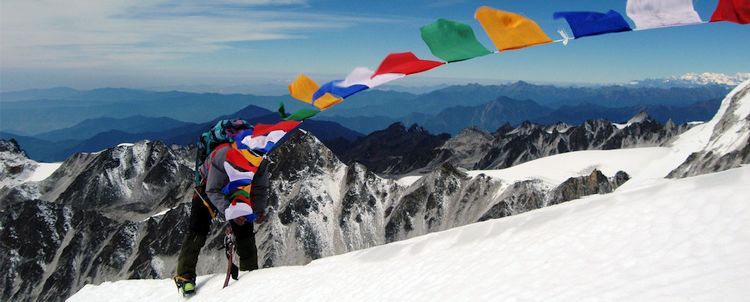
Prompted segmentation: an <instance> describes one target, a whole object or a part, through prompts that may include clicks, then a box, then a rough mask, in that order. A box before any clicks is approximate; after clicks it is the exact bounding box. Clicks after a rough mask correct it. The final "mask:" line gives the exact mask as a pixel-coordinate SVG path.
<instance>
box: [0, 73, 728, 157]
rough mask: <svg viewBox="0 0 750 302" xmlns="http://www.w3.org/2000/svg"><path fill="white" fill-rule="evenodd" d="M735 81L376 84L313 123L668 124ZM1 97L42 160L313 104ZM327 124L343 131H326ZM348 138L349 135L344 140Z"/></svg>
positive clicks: (698, 116) (360, 126)
mask: <svg viewBox="0 0 750 302" xmlns="http://www.w3.org/2000/svg"><path fill="white" fill-rule="evenodd" d="M726 89H727V88H726V86H718V85H708V86H698V87H682V88H655V87H626V86H604V87H558V86H552V85H535V84H530V83H526V82H516V83H509V84H503V85H477V84H472V85H459V86H449V87H445V88H441V89H437V90H434V91H430V92H427V93H423V94H412V93H406V92H398V91H383V90H373V91H365V92H363V93H360V94H357V95H355V96H353V97H351V98H349V99H347V101H346V102H343V103H341V104H339V105H337V107H336V110H335V111H330V112H329V111H324V112H322V113H321V114H320V115H319V116H318V117H316V118H315V120H314V121H312V122H311V123H309V124H311V125H307V124H306V125H305V126H304V127H313V128H315V124H316V123H321V122H324V121H325V122H326V123H330V122H333V123H338V124H340V125H341V126H343V127H345V128H348V129H350V130H344V129H343V127H340V126H336V127H333V128H326V127H317V129H316V130H315V131H317V132H318V133H316V135H318V137H319V138H320V139H321V140H323V141H324V142H325V143H326V144H327V145H328V146H329V147H331V148H332V149H334V150H336V149H339V148H340V147H341V146H344V145H346V144H347V143H349V142H351V141H352V140H354V139H356V138H357V137H359V136H361V134H367V133H371V132H373V131H378V130H382V129H385V128H387V127H388V126H389V125H391V124H393V123H395V122H401V123H403V124H405V125H411V124H418V125H419V126H420V127H422V128H424V129H425V130H427V131H430V132H432V133H448V134H450V135H456V134H458V133H459V132H460V131H462V130H463V129H465V128H467V127H478V128H479V129H480V130H482V131H494V130H496V129H497V128H498V127H500V126H501V125H502V124H504V123H506V122H508V123H511V125H514V126H515V125H519V124H520V123H522V122H524V121H531V122H535V123H539V124H554V123H557V122H564V123H568V124H580V123H582V122H584V121H586V120H589V119H597V118H604V119H607V120H610V121H615V122H625V121H626V120H627V119H628V118H629V117H631V116H633V115H635V114H637V113H639V112H647V113H649V115H651V116H652V117H654V118H655V119H656V120H657V121H659V122H661V123H666V122H667V120H669V119H671V120H672V121H673V122H675V123H678V124H681V123H685V122H690V121H704V120H707V119H709V118H710V115H711V112H714V111H715V110H716V108H717V107H718V104H719V102H720V101H719V100H720V96H721V95H723V94H725V92H726ZM0 96H1V97H2V103H0V104H1V105H0V106H2V108H3V110H2V112H0V115H2V119H0V123H1V125H0V126H1V127H0V137H2V138H6V139H9V138H14V139H16V140H17V141H19V142H20V143H21V145H22V146H24V148H25V149H26V151H27V153H28V154H29V156H31V157H32V158H34V159H36V160H40V161H60V160H63V159H65V158H66V157H67V156H69V155H71V154H73V153H75V152H94V151H99V150H102V149H105V148H107V147H111V146H115V145H117V144H119V143H123V142H135V141H138V140H141V139H150V140H162V141H164V142H167V143H177V144H189V143H192V142H194V141H195V137H196V136H195V135H196V134H197V133H200V132H202V131H205V129H207V128H208V127H207V126H209V124H211V123H212V122H214V121H215V120H216V117H218V116H235V117H237V116H243V117H245V118H258V121H261V122H263V121H265V122H270V121H274V120H276V119H275V116H274V114H273V113H272V111H275V110H276V108H277V106H278V105H279V102H280V101H283V102H284V103H285V104H286V106H287V107H288V108H287V109H288V111H293V110H295V109H297V108H302V107H303V106H305V105H304V104H302V103H301V102H298V101H294V100H291V98H290V97H289V96H282V97H266V96H254V95H241V94H231V95H223V94H216V93H187V92H178V91H168V92H157V91H145V90H133V89H118V88H105V89H95V90H88V91H80V90H74V89H70V88H54V89H47V90H28V91H20V92H5V93H2V95H0ZM248 103H250V104H253V105H249V106H254V107H252V108H254V109H252V110H261V109H262V110H265V111H263V112H262V113H260V111H259V112H258V113H257V114H256V113H250V112H245V113H240V112H239V111H242V110H245V109H246V108H251V107H249V106H248V105H247V104H248ZM248 110H249V109H248ZM245 111H247V110H245ZM232 112H236V113H232ZM123 113H126V114H123ZM261 117H262V118H261ZM327 129H339V130H336V131H333V132H335V133H327V134H326V133H323V131H328V130H327ZM344 133H347V134H344ZM341 137H346V139H344V140H339V138H341Z"/></svg>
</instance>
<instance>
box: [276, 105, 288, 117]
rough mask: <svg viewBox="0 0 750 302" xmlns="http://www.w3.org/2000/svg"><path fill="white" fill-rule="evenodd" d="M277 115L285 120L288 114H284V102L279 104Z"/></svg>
mask: <svg viewBox="0 0 750 302" xmlns="http://www.w3.org/2000/svg"><path fill="white" fill-rule="evenodd" d="M278 111H279V115H281V118H282V119H285V118H286V117H287V116H289V113H286V109H285V108H284V102H279V110H278Z"/></svg>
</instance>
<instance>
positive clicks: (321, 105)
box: [313, 92, 344, 110]
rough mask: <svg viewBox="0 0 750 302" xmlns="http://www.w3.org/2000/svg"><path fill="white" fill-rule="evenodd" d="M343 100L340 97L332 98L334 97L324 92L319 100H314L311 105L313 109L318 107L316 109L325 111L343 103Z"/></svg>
mask: <svg viewBox="0 0 750 302" xmlns="http://www.w3.org/2000/svg"><path fill="white" fill-rule="evenodd" d="M343 100H344V99H342V98H340V97H337V96H334V95H332V94H330V93H328V92H326V93H325V94H324V95H323V96H321V97H320V98H317V99H315V101H314V102H313V105H315V107H318V109H320V110H326V109H328V108H330V107H331V106H333V105H336V104H338V103H341V101H343Z"/></svg>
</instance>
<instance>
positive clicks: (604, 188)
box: [546, 170, 630, 205]
mask: <svg viewBox="0 0 750 302" xmlns="http://www.w3.org/2000/svg"><path fill="white" fill-rule="evenodd" d="M628 180H630V175H628V174H627V173H625V172H623V171H619V172H617V173H616V174H615V175H614V176H613V177H610V178H608V177H607V176H604V174H603V173H602V172H601V171H599V170H594V171H592V172H591V174H589V176H581V177H571V178H569V179H568V180H566V181H565V182H563V183H562V184H560V185H559V186H557V187H556V188H555V189H554V190H552V191H551V192H550V194H549V195H548V197H547V198H546V205H554V204H559V203H562V202H566V201H570V200H574V199H578V198H581V197H583V196H587V195H593V194H606V193H611V192H614V191H615V189H617V188H618V187H619V186H621V185H622V184H624V183H625V182H626V181H628Z"/></svg>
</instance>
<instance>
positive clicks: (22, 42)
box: [0, 0, 388, 68]
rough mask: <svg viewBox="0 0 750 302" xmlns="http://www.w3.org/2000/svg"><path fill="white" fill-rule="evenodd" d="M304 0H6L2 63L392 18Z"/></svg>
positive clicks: (225, 43)
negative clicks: (326, 8) (331, 11)
mask: <svg viewBox="0 0 750 302" xmlns="http://www.w3.org/2000/svg"><path fill="white" fill-rule="evenodd" d="M306 8H309V4H308V3H307V1H305V0H280V1H279V0H219V1H206V0H147V1H121V0H96V1H90V0H72V1H56V0H41V1H35V0H3V2H2V9H0V13H1V14H2V15H1V18H0V20H1V21H0V27H1V28H2V29H1V34H0V40H2V43H0V63H1V65H2V68H35V67H60V68H67V67H86V66H113V65H114V66H117V65H122V64H127V65H132V64H147V63H150V62H158V61H163V60H170V59H176V58H180V57H184V56H189V55H195V54H209V53H213V52H217V51H220V50H222V49H225V48H227V47H231V46H230V45H232V43H233V42H247V41H263V40H280V39H299V38H304V37H305V36H306V35H308V34H311V33H312V32H314V31H321V30H330V29H340V28H346V27H351V26H354V25H356V24H359V23H363V22H387V21H388V20H382V19H377V18H357V17H346V16H343V17H341V16H331V15H325V14H321V13H309V12H306V11H309V10H308V9H306Z"/></svg>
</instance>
